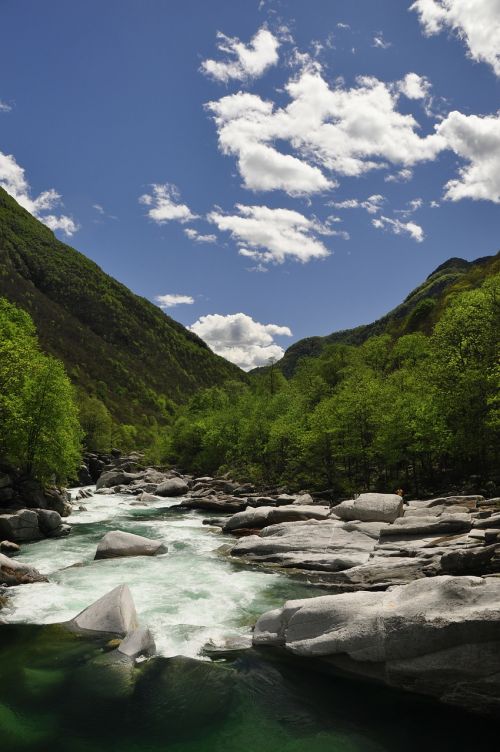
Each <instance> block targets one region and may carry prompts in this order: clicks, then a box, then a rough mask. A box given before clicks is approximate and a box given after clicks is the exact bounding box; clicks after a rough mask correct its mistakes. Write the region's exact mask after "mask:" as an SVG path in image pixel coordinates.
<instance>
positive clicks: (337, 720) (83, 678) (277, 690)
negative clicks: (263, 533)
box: [0, 496, 499, 752]
mask: <svg viewBox="0 0 500 752" xmlns="http://www.w3.org/2000/svg"><path fill="white" fill-rule="evenodd" d="M84 503H85V505H86V506H87V507H88V511H87V512H81V513H78V514H75V515H74V516H73V517H72V523H73V525H74V526H73V532H72V534H71V536H70V537H69V538H66V539H60V540H57V541H44V542H41V543H36V544H32V545H27V546H24V547H23V552H22V556H21V557H20V558H22V559H23V560H24V561H29V562H31V563H33V564H34V565H35V566H37V567H38V568H39V569H40V570H41V571H44V572H45V573H47V574H49V576H50V582H49V583H42V584H36V585H25V586H22V587H19V588H15V589H11V591H10V596H11V597H10V601H9V605H8V607H7V608H6V609H5V610H4V611H2V618H3V619H6V620H7V621H8V622H9V623H8V624H7V625H4V626H2V627H0V750H1V752H10V751H11V750H12V751H13V752H15V751H17V750H29V751H30V752H42V751H43V752H46V750H51V752H70V751H71V752H101V751H102V752H104V751H106V752H113V751H114V750H117V751H118V750H119V751H120V752H160V751H161V750H169V752H170V751H171V752H281V750H283V751H284V752H382V751H387V752H389V751H394V752H396V751H397V752H400V751H401V752H403V751H404V752H407V751H409V752H413V750H415V752H416V750H419V751H420V750H422V749H427V750H429V751H430V750H434V749H436V750H440V751H441V750H445V751H446V750H453V751H454V752H456V751H457V750H460V749H464V748H466V747H468V746H472V745H476V746H477V743H478V740H479V736H478V733H479V732H478V721H477V720H476V719H474V718H472V717H469V716H467V714H464V713H462V712H455V711H453V710H450V709H446V708H443V707H439V706H436V705H434V704H433V703H431V702H429V701H427V700H421V699H418V698H414V697H411V696H409V695H408V696H407V695H403V694H400V693H399V694H398V693H395V692H391V691H389V690H385V689H381V688H380V687H378V686H374V685H373V686H372V685H365V684H361V683H351V682H350V681H347V680H345V679H340V678H337V677H330V676H323V675H322V674H320V673H317V672H314V671H312V670H311V668H310V667H308V666H306V665H302V664H297V663H293V664H292V663H289V662H286V661H283V660H282V659H281V658H279V657H277V656H275V655H273V654H272V653H270V652H268V651H267V652H266V651H254V650H250V651H240V652H237V651H236V652H235V653H234V654H233V655H232V656H231V658H230V659H226V660H217V661H210V660H208V659H207V658H206V657H204V656H203V654H202V652H201V651H202V647H203V645H204V644H205V643H206V642H207V641H209V640H211V641H212V642H215V643H217V642H220V641H221V640H223V639H224V638H226V637H228V636H232V637H238V638H239V637H242V636H244V635H248V634H249V633H250V626H251V624H252V623H253V621H254V620H255V618H256V616H257V615H258V614H259V613H261V612H262V611H263V610H266V609H268V608H272V607H273V606H275V605H277V604H280V603H282V602H283V600H285V599H286V598H289V597H307V596H308V595H314V594H316V593H317V591H311V590H309V589H307V588H306V587H305V586H304V585H303V584H300V583H297V582H294V581H292V580H290V579H289V578H287V577H285V576H283V575H280V574H269V573H266V572H261V571H258V570H252V569H247V568H244V567H241V566H237V565H235V564H234V563H232V562H230V561H229V560H227V559H226V558H225V557H221V555H220V553H219V552H218V549H219V548H220V546H221V544H223V543H225V542H226V541H227V539H225V538H222V537H221V536H220V534H218V533H217V532H216V531H215V529H210V528H207V526H203V525H202V519H203V515H201V514H197V513H196V512H181V511H180V510H178V509H176V508H175V502H173V501H169V500H164V501H162V502H160V503H159V504H158V506H156V507H140V506H139V507H138V506H132V505H131V499H130V497H121V496H113V497H106V496H101V497H99V496H96V497H95V501H92V500H91V501H85V502H84ZM114 528H120V529H124V530H130V531H131V532H136V533H140V534H144V535H149V536H150V537H155V538H159V539H162V540H163V541H165V542H166V544H167V546H168V547H169V551H168V553H167V554H166V555H164V556H160V557H154V558H148V557H144V558H136V559H122V560H114V561H100V562H93V555H94V552H95V546H96V544H97V541H98V540H99V539H100V538H101V537H102V535H103V534H104V532H106V531H107V530H111V529H114ZM74 565H76V566H74ZM120 582H127V583H128V584H129V586H130V588H131V590H132V593H133V596H134V600H135V602H136V607H137V611H138V613H139V617H140V619H141V622H142V623H143V624H148V625H150V626H151V627H152V630H153V632H154V634H155V639H156V641H157V644H158V648H159V653H160V657H158V658H155V659H153V660H151V661H146V662H144V663H141V664H139V665H138V666H136V667H132V666H130V665H128V664H125V663H116V662H115V660H114V657H113V656H114V654H113V653H112V652H111V651H110V649H109V646H107V644H106V640H88V639H82V638H80V637H76V636H75V635H70V634H69V633H66V632H65V631H64V630H61V628H60V627H58V626H54V624H55V623H56V622H60V621H64V620H65V619H68V618H70V617H71V616H74V615H75V614H76V613H77V612H78V611H79V610H81V609H82V608H84V607H85V606H87V605H88V604H89V603H91V602H92V601H94V600H96V598H98V597H99V596H100V595H102V594H103V593H105V592H107V591H108V590H110V589H111V588H112V587H114V586H115V585H117V584H119V583H120ZM26 622H27V623H26ZM34 623H37V624H39V625H41V626H34ZM480 729H481V730H480V739H481V743H482V744H483V745H486V748H490V749H496V748H497V743H498V731H499V728H498V726H497V727H496V728H495V727H494V726H493V725H492V724H491V723H487V722H485V721H480Z"/></svg>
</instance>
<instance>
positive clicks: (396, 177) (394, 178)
mask: <svg viewBox="0 0 500 752" xmlns="http://www.w3.org/2000/svg"><path fill="white" fill-rule="evenodd" d="M412 177H413V170H410V169H409V167H403V169H402V170H398V171H397V172H395V173H393V174H392V175H386V176H385V178H384V180H385V182H386V183H407V182H408V181H409V180H411V179H412Z"/></svg>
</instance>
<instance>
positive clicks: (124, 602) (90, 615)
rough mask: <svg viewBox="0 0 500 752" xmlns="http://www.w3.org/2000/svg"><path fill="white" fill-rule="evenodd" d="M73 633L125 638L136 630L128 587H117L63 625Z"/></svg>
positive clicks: (132, 603) (133, 608)
mask: <svg viewBox="0 0 500 752" xmlns="http://www.w3.org/2000/svg"><path fill="white" fill-rule="evenodd" d="M65 626H66V627H67V628H68V629H70V630H71V631H73V632H83V633H88V632H93V633H97V634H103V633H104V634H107V633H109V634H113V635H120V636H122V637H125V635H126V634H127V632H132V631H133V630H135V629H137V628H138V626H139V624H138V620H137V613H136V610H135V606H134V601H133V600H132V595H131V593H130V590H129V588H128V585H118V586H117V587H115V588H114V589H113V590H111V591H110V592H109V593H106V595H103V596H102V598H99V600H97V601H95V603H92V605H91V606H88V607H87V608H86V609H84V610H83V611H81V612H80V613H79V614H78V615H77V616H75V618H74V619H72V620H71V621H69V622H67V623H66V625H65Z"/></svg>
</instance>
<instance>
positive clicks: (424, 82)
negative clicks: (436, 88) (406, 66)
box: [399, 73, 431, 99]
mask: <svg viewBox="0 0 500 752" xmlns="http://www.w3.org/2000/svg"><path fill="white" fill-rule="evenodd" d="M399 89H400V91H401V93H402V94H404V95H405V97H408V99H425V98H426V97H427V96H429V93H430V90H431V82H430V81H429V79H428V78H426V77H425V76H419V75H418V73H407V74H406V76H405V77H404V78H403V80H402V81H400V82H399Z"/></svg>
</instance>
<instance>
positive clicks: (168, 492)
mask: <svg viewBox="0 0 500 752" xmlns="http://www.w3.org/2000/svg"><path fill="white" fill-rule="evenodd" d="M188 491H189V486H188V484H187V483H186V481H185V480H183V479H182V478H170V479H168V480H164V481H163V483H160V485H159V486H158V487H157V488H156V491H155V493H156V495H157V496H182V495H183V494H186V493H187V492H188Z"/></svg>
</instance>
